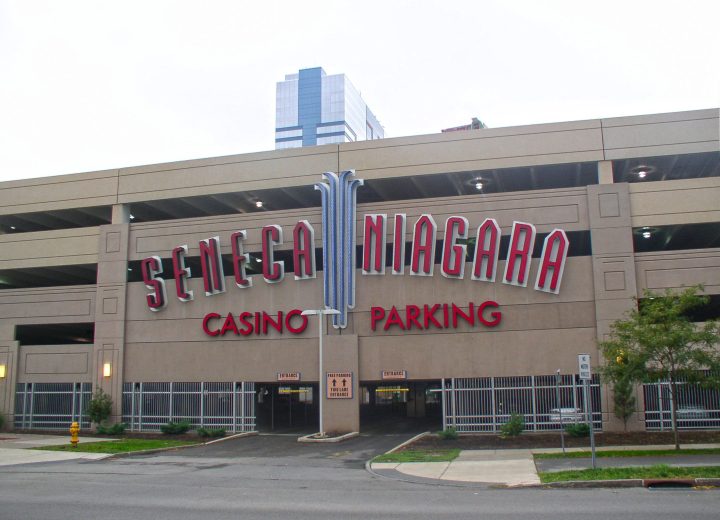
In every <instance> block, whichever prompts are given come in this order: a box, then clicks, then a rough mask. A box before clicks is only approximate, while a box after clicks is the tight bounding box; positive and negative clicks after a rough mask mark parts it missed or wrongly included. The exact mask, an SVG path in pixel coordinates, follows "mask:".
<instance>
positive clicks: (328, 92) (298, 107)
mask: <svg viewBox="0 0 720 520" xmlns="http://www.w3.org/2000/svg"><path fill="white" fill-rule="evenodd" d="M276 107H277V109H276V114H275V148H276V149H280V148H297V147H300V146H313V145H318V144H329V143H348V142H353V141H364V140H368V139H382V138H383V137H384V133H385V131H384V129H383V127H382V126H381V125H380V123H379V122H378V120H377V118H376V117H375V115H374V114H373V113H372V111H370V109H369V108H368V106H367V105H366V104H365V101H363V98H362V96H361V95H360V92H359V91H358V90H357V89H356V88H355V87H354V86H353V84H352V83H350V80H349V79H348V78H347V77H346V76H345V74H335V75H332V76H328V75H327V74H325V71H324V70H323V69H322V68H321V67H316V68H312V69H302V70H300V71H299V72H298V73H297V74H288V75H286V76H285V81H280V82H278V84H277V98H276Z"/></svg>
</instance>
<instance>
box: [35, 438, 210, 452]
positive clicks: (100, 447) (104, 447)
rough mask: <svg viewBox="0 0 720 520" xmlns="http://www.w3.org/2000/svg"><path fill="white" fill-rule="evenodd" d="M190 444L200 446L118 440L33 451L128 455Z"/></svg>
mask: <svg viewBox="0 0 720 520" xmlns="http://www.w3.org/2000/svg"><path fill="white" fill-rule="evenodd" d="M190 444H198V441H176V440H165V439H118V440H116V441H102V442H80V443H78V445H77V448H73V447H72V446H71V445H70V443H69V442H68V444H61V445H59V446H57V445H56V446H42V447H40V448H32V449H34V450H47V451H69V452H83V453H128V452H132V451H143V450H155V449H158V448H175V447H178V446H188V445H190Z"/></svg>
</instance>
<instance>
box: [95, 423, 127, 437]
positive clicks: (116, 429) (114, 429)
mask: <svg viewBox="0 0 720 520" xmlns="http://www.w3.org/2000/svg"><path fill="white" fill-rule="evenodd" d="M125 428H127V424H125V423H117V424H113V425H112V426H103V425H102V424H99V425H98V427H97V429H96V430H95V431H96V432H97V433H99V434H100V435H122V434H123V433H125Z"/></svg>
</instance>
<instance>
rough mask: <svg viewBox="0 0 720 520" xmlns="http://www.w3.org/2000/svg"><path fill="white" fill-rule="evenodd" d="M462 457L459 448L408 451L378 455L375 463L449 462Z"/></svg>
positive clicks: (374, 460)
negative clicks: (459, 456)
mask: <svg viewBox="0 0 720 520" xmlns="http://www.w3.org/2000/svg"><path fill="white" fill-rule="evenodd" d="M458 455H460V450H459V449H458V448H454V449H449V450H407V451H399V452H396V453H386V454H384V455H378V456H377V457H375V458H374V459H373V462H448V461H451V460H454V459H456V458H457V456H458Z"/></svg>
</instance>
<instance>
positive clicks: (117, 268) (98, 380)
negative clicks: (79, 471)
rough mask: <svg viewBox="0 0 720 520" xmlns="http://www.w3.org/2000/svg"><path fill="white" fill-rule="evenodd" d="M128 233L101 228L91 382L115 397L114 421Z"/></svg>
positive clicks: (116, 417) (122, 227)
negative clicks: (107, 369) (106, 372)
mask: <svg viewBox="0 0 720 520" xmlns="http://www.w3.org/2000/svg"><path fill="white" fill-rule="evenodd" d="M114 217H115V208H113V218H114ZM129 234H130V226H129V225H128V224H111V225H106V226H100V243H99V249H98V273H97V292H96V299H95V302H96V303H95V343H94V353H93V372H92V381H93V389H97V388H102V389H103V390H104V391H105V392H106V393H108V394H109V395H110V397H111V398H112V400H113V411H112V417H111V420H112V421H113V422H119V421H121V419H122V408H121V407H122V383H123V358H124V356H123V352H124V348H125V297H126V285H127V270H128V244H129V242H128V239H129ZM106 363H109V364H110V371H111V375H110V376H108V377H106V376H104V375H103V366H104V365H105V364H106Z"/></svg>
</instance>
